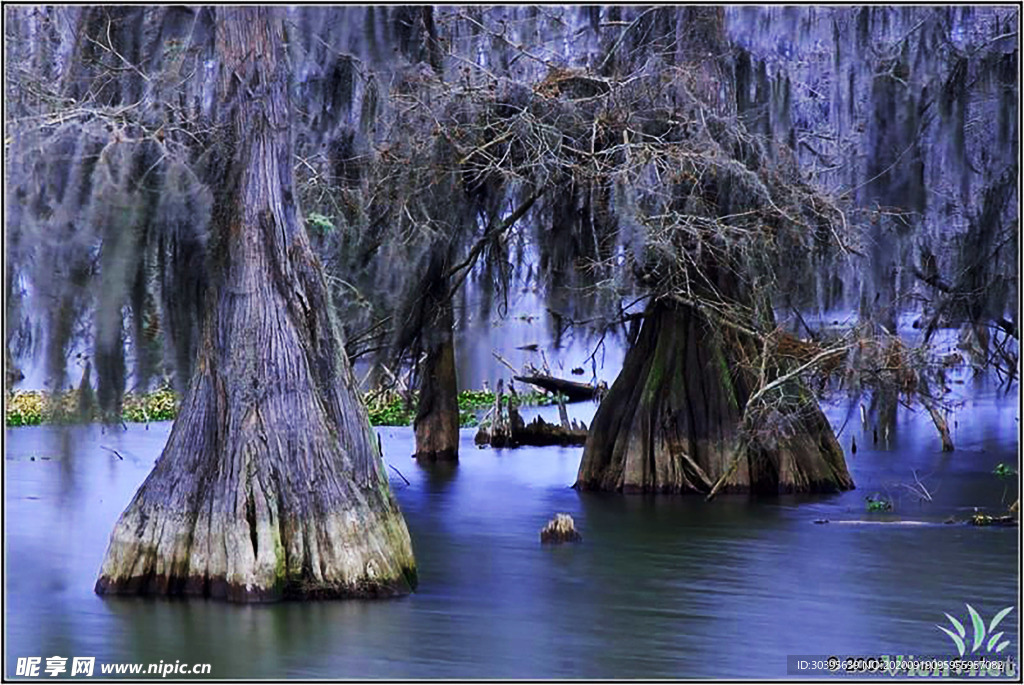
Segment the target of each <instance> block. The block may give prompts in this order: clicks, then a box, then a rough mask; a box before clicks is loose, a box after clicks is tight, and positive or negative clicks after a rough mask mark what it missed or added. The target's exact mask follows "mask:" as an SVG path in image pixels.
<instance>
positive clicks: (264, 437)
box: [96, 8, 416, 601]
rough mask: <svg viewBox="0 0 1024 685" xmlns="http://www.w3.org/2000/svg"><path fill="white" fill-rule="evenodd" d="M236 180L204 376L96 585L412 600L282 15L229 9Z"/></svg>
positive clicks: (225, 205) (227, 131) (227, 82)
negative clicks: (306, 208) (313, 187)
mask: <svg viewBox="0 0 1024 685" xmlns="http://www.w3.org/2000/svg"><path fill="white" fill-rule="evenodd" d="M217 13H218V22H217V31H218V49H219V50H220V52H221V55H222V59H223V65H224V66H223V68H222V74H221V77H220V83H219V87H220V93H219V96H220V98H221V100H220V102H221V103H222V104H221V109H220V111H221V113H222V114H221V117H222V123H223V124H224V135H225V136H226V138H227V139H226V141H225V143H224V145H225V147H224V148H223V150H224V160H225V162H224V167H225V168H224V171H225V173H224V175H223V178H222V183H221V186H220V187H221V191H220V194H219V197H218V199H217V205H216V208H215V217H214V225H213V228H214V233H215V235H214V239H215V240H216V241H217V244H218V249H217V253H216V255H217V256H216V258H215V259H216V260H217V261H216V267H215V270H214V274H215V281H214V285H213V287H212V288H211V289H210V292H209V297H208V300H207V316H206V318H205V321H206V326H205V330H204V334H203V339H202V343H201V349H200V352H199V358H198V363H197V365H196V371H195V373H194V375H193V377H192V381H191V383H190V386H189V388H188V391H187V393H186V394H185V396H184V398H183V400H182V405H181V411H180V414H179V416H178V419H177V420H176V421H175V424H174V427H173V429H172V431H171V435H170V437H169V438H168V442H167V445H166V447H165V448H164V451H163V453H162V454H161V455H160V458H159V459H158V460H157V463H156V466H155V467H154V469H153V472H152V473H151V474H150V475H149V477H148V478H147V479H146V481H145V482H144V483H143V485H142V487H141V488H140V489H139V491H138V493H137V494H136V495H135V498H134V499H133V500H132V502H131V504H130V505H129V506H128V508H127V510H125V512H124V513H123V514H122V515H121V518H120V520H119V521H118V522H117V524H116V526H115V528H114V531H113V533H112V535H111V538H110V546H109V548H108V550H107V554H106V558H105V559H104V562H103V567H102V569H101V571H100V577H99V580H98V581H97V583H96V592H97V593H100V594H156V595H179V594H184V595H201V596H208V597H215V598H224V599H228V600H235V601H261V600H272V599H280V598H286V597H298V598H318V597H347V596H385V595H394V594H400V593H406V592H409V591H410V590H411V589H412V588H413V587H414V586H415V582H416V573H415V562H414V560H413V554H412V546H411V542H410V538H409V533H408V530H407V529H406V525H405V521H404V519H403V518H402V515H401V513H400V511H399V509H398V506H397V504H396V502H395V500H394V497H393V495H392V493H391V492H390V490H389V488H388V481H387V475H386V473H385V472H384V468H383V463H382V461H381V457H380V454H379V452H378V450H377V446H376V441H375V440H374V438H373V434H372V430H371V429H370V425H369V421H368V419H367V415H366V411H365V409H364V408H363V407H362V405H361V404H360V401H359V399H358V396H357V394H356V388H355V381H354V378H353V375H352V372H351V368H350V366H349V363H348V360H347V358H346V357H345V353H344V346H343V345H342V340H341V337H340V333H339V329H338V327H337V325H336V324H335V322H334V321H333V320H332V315H331V311H332V308H331V304H330V302H329V297H328V291H327V287H326V283H325V281H324V278H323V274H322V272H321V269H320V267H319V264H318V263H317V261H316V258H315V257H314V256H313V253H312V251H311V248H310V245H309V239H308V237H307V236H306V233H305V231H304V230H303V228H302V226H301V224H300V220H299V217H298V209H297V207H296V205H295V200H294V194H293V178H292V148H291V142H290V131H289V119H290V112H289V104H288V90H287V88H288V72H287V67H286V63H285V55H284V49H283V24H282V17H281V14H280V11H279V10H277V9H276V8H245V9H228V8H218V9H217Z"/></svg>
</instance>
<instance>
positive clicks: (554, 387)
mask: <svg viewBox="0 0 1024 685" xmlns="http://www.w3.org/2000/svg"><path fill="white" fill-rule="evenodd" d="M515 379H516V380H517V381H522V382H523V383H529V384H530V385H535V386H537V387H538V388H540V389H542V390H547V391H548V392H554V393H558V394H560V395H565V397H566V399H567V400H568V401H569V402H584V401H586V400H592V399H594V397H595V396H597V393H598V392H599V391H600V388H599V387H597V386H594V385H590V384H589V383H578V382H577V381H567V380H565V379H564V378H557V377H555V376H547V375H542V374H537V375H533V376H515Z"/></svg>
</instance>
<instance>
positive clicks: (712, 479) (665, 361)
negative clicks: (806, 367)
mask: <svg viewBox="0 0 1024 685" xmlns="http://www.w3.org/2000/svg"><path fill="white" fill-rule="evenodd" d="M711 326H712V324H711V323H710V322H709V321H708V320H707V319H706V318H705V317H704V316H703V315H701V314H700V313H699V312H698V311H697V310H695V309H693V308H691V307H688V306H676V305H667V304H652V305H651V307H650V308H649V309H648V312H647V316H646V317H645V319H644V323H643V327H642V329H641V331H640V335H639V338H638V340H637V343H636V345H635V346H634V347H633V348H631V349H630V351H629V352H628V353H627V355H626V359H625V362H624V364H623V368H622V372H621V373H620V374H619V377H618V378H617V379H616V381H615V383H614V384H613V385H612V387H611V388H610V389H609V391H608V394H607V395H606V396H605V398H604V400H603V401H602V402H601V406H600V407H599V408H598V410H597V414H596V415H595V416H594V421H593V423H592V424H591V427H590V433H589V435H588V436H587V442H586V444H585V446H584V448H583V459H582V462H581V464H580V469H579V474H578V477H577V481H576V487H577V488H579V489H583V490H611V491H621V492H676V493H703V494H708V493H710V492H711V491H712V489H713V488H714V486H715V483H716V482H717V481H718V480H719V479H720V478H722V476H723V474H726V478H725V480H724V482H723V484H722V486H721V487H720V491H722V492H750V493H761V494H777V493H783V492H835V491H839V490H847V489H850V488H852V487H853V480H852V479H851V478H850V475H849V473H848V472H847V469H846V462H845V459H844V458H843V452H842V448H841V447H840V446H839V444H838V442H837V441H836V439H835V435H834V434H833V432H832V429H831V427H830V426H829V424H828V421H827V420H826V419H825V416H824V415H823V414H822V412H821V409H820V408H819V407H818V406H817V404H816V403H815V402H814V400H813V398H811V397H810V396H809V395H807V393H806V391H804V389H803V388H802V386H800V385H799V384H798V383H795V382H794V384H793V388H794V389H795V390H796V391H797V392H798V393H799V394H800V395H801V396H803V395H807V396H806V401H805V402H803V403H802V406H801V407H800V411H799V412H798V413H796V414H794V415H792V416H790V417H787V426H788V430H784V431H780V434H779V435H777V436H775V438H774V439H773V440H771V441H766V440H759V441H758V442H757V444H756V445H749V446H747V447H746V448H743V447H741V441H740V439H739V438H740V422H741V420H742V418H743V410H744V407H745V406H746V403H747V400H748V398H750V396H751V394H752V392H753V388H752V385H753V383H752V381H751V379H750V378H748V375H747V374H746V373H744V372H743V371H742V370H740V367H739V365H738V364H737V361H738V359H739V358H740V355H739V352H740V351H741V350H743V349H745V350H746V355H745V356H747V358H753V357H754V355H755V354H756V352H757V350H756V344H755V343H754V341H753V340H752V339H744V337H743V334H740V333H738V332H736V331H733V330H731V329H729V330H728V331H720V332H717V334H715V332H713V330H712V328H711ZM803 399H804V398H803V397H801V400H803ZM741 449H742V450H744V451H743V452H739V451H738V450H741Z"/></svg>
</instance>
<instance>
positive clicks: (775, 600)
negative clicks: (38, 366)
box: [5, 384, 1019, 678]
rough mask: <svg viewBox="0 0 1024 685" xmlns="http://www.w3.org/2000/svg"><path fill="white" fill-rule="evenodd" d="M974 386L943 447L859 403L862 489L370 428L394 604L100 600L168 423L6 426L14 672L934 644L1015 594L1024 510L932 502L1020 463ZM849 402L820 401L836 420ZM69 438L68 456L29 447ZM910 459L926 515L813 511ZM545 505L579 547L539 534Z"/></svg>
mask: <svg viewBox="0 0 1024 685" xmlns="http://www.w3.org/2000/svg"><path fill="white" fill-rule="evenodd" d="M964 387H967V388H970V390H971V392H972V393H973V394H970V395H969V396H968V395H965V397H964V400H965V404H964V406H963V407H962V408H961V409H960V410H959V411H958V413H957V415H956V416H957V419H958V422H957V423H956V424H955V428H954V439H955V440H956V443H957V451H956V452H954V453H953V454H944V453H942V452H941V451H940V448H939V442H938V437H937V436H936V435H935V433H934V428H933V427H932V426H931V422H930V419H929V418H928V416H927V415H926V414H925V413H924V412H918V413H911V412H909V411H907V410H906V409H905V408H901V409H900V411H899V412H898V416H897V429H896V430H895V431H894V433H893V434H892V436H891V441H890V446H889V448H888V449H886V448H885V446H884V445H883V444H881V442H880V443H879V444H878V445H874V444H872V440H871V427H870V426H867V427H864V426H862V425H861V423H860V418H859V413H855V414H854V417H853V418H852V419H851V420H850V421H849V422H848V425H847V426H846V428H845V429H844V435H843V439H844V444H845V441H846V438H847V437H856V439H857V441H858V445H859V449H858V452H857V454H856V455H855V456H851V457H850V470H851V472H852V474H853V476H854V478H855V480H856V482H857V485H858V489H857V490H855V491H852V492H849V493H843V494H840V495H835V496H830V497H780V498H775V499H770V500H764V501H758V502H754V501H751V500H750V499H748V498H746V497H741V496H739V497H738V496H721V497H719V498H717V499H716V500H715V501H714V502H711V503H706V502H704V501H703V499H701V498H699V497H671V496H669V497H623V496H618V495H609V494H600V493H577V492H576V491H575V490H573V489H571V487H569V486H570V485H571V484H572V482H573V481H574V480H575V476H576V470H577V468H578V466H579V458H580V449H579V448H547V449H528V448H527V449H520V450H496V449H489V448H488V449H478V448H477V447H476V446H475V445H474V444H473V442H472V438H473V431H472V430H466V431H463V433H462V444H461V446H460V454H461V460H460V462H459V464H458V465H451V464H431V465H417V464H416V462H415V461H414V460H412V459H409V458H408V455H411V454H412V453H413V451H414V450H413V435H412V430H411V429H408V428H388V429H379V432H380V433H381V436H382V442H383V445H384V452H385V455H386V457H385V459H386V461H387V462H388V463H389V464H393V465H394V466H396V467H397V468H398V469H399V470H400V471H401V472H402V474H403V475H404V476H405V478H406V479H408V481H409V483H408V485H407V484H405V482H404V481H402V479H401V478H399V477H398V476H397V475H396V474H394V472H393V471H391V469H388V470H389V473H390V474H391V479H392V483H393V487H394V489H395V494H396V497H397V498H398V500H399V502H400V504H401V506H402V509H403V511H404V513H405V515H406V518H407V521H408V524H409V528H410V532H411V535H412V538H413V546H414V550H415V553H416V557H417V561H418V564H419V577H420V587H419V589H418V591H417V592H416V593H415V594H414V595H412V596H410V597H406V598H402V599H398V600H394V601H385V602H365V601H351V602H320V603H310V604H302V603H288V604H278V605H272V606H232V605H225V604H219V603H214V602H204V601H154V600H124V599H121V600H117V599H113V600H112V599H108V600H101V599H99V598H98V597H96V596H95V595H94V594H93V592H92V585H93V583H94V582H95V578H96V573H97V571H98V568H99V564H100V562H101V560H102V557H103V553H104V551H105V548H106V544H107V537H108V535H109V533H110V530H111V529H112V527H113V524H114V521H115V520H116V518H117V516H118V515H119V514H120V512H121V510H122V509H123V508H124V507H125V506H126V505H127V503H128V501H129V500H130V498H131V496H132V494H133V493H134V491H135V489H136V488H137V487H138V485H139V484H140V483H141V481H142V480H143V479H144V478H145V476H146V475H147V473H148V472H149V470H150V468H152V464H153V461H154V460H155V459H156V457H157V456H158V455H159V452H160V449H161V448H162V446H163V443H164V442H165V441H166V438H167V434H168V431H169V425H168V424H153V425H151V426H150V428H149V430H146V429H145V428H144V427H142V426H136V425H133V426H129V430H128V431H124V430H121V429H117V430H115V431H107V432H101V431H100V430H99V429H98V428H96V427H79V428H76V429H71V430H68V431H67V432H64V431H63V429H61V430H55V429H53V428H19V429H9V430H8V431H7V434H6V435H7V443H6V454H5V466H6V469H5V477H6V479H7V480H6V485H7V487H6V491H5V493H6V494H5V497H6V502H5V504H6V517H5V521H6V523H7V530H6V538H7V552H8V567H7V574H6V583H7V587H6V590H7V599H8V602H7V604H6V611H7V615H6V617H5V618H6V627H5V630H6V637H7V644H8V645H9V649H8V653H7V654H8V656H7V662H6V664H5V666H6V668H7V669H8V671H7V673H8V674H11V673H12V672H13V666H14V661H15V659H16V658H17V657H18V656H43V657H46V656H53V655H55V654H59V655H61V656H65V655H67V656H76V655H77V656H96V657H97V660H98V662H101V663H109V662H116V661H129V662H139V663H142V662H159V661H161V660H163V661H164V662H170V663H174V661H175V660H181V661H182V662H186V661H187V662H189V663H198V662H209V663H211V664H213V673H212V675H213V676H214V677H234V678H255V677H278V678H283V677H291V678H357V677H378V678H403V677H449V678H473V677H507V678H533V677H537V678H540V677H569V678H571V677H583V678H600V677H680V676H715V675H718V676H734V677H758V676H760V677H785V656H786V655H787V654H821V655H825V654H832V653H840V654H843V653H845V654H870V653H875V652H879V653H891V654H935V653H944V652H946V651H947V650H948V649H949V648H950V647H951V644H950V643H949V639H948V638H947V637H946V636H945V635H944V634H942V633H941V632H940V631H939V630H938V629H937V628H935V627H934V626H935V624H936V623H940V622H942V621H944V617H943V612H950V613H951V614H954V615H963V614H964V612H965V610H964V607H963V603H964V602H970V603H971V604H972V605H973V606H975V607H976V608H977V609H978V610H979V611H980V612H981V613H982V615H983V616H985V617H989V616H991V615H993V614H995V613H996V611H998V610H999V609H1001V608H1002V607H1004V606H1009V605H1016V602H1017V567H1018V559H1019V547H1018V534H1017V531H1016V530H1005V529H974V528H970V527H966V526H948V525H943V524H942V523H941V521H942V520H943V519H944V518H946V517H947V516H949V515H950V514H951V513H957V512H959V513H960V515H965V514H966V513H967V512H969V511H971V510H973V508H974V507H976V506H980V507H983V508H984V507H989V508H996V507H998V505H999V500H1000V497H1001V495H1002V488H1003V484H1002V483H1001V482H1000V481H999V480H998V479H997V478H995V477H994V476H993V475H992V470H993V468H994V466H995V465H996V464H997V463H999V462H1006V463H1008V464H1010V465H1011V466H1013V467H1014V468H1016V467H1017V464H1018V457H1017V438H1016V435H1017V431H1016V425H1017V424H1016V419H1017V404H1016V396H1015V395H1014V396H1010V397H1006V396H1005V395H1003V394H1001V393H995V392H991V391H987V390H984V389H983V391H981V392H979V391H977V389H976V388H973V386H969V385H967V384H965V385H964ZM965 392H966V391H965ZM572 411H573V413H574V414H575V415H577V416H579V417H580V418H584V419H589V415H588V412H592V411H593V409H592V406H591V405H586V404H583V405H573V407H572ZM534 412H536V413H542V414H545V416H547V417H548V418H551V419H553V418H555V416H556V415H557V410H556V409H555V408H553V407H545V408H536V409H528V410H526V413H527V416H526V418H527V419H529V418H531V415H532V413H534ZM846 413H847V408H846V407H836V408H829V409H828V410H827V414H828V416H829V418H830V420H831V421H832V422H833V425H834V426H836V427H837V428H838V427H839V426H840V425H842V423H843V421H844V420H845V416H846ZM951 426H954V424H953V423H952V422H951ZM65 447H69V448H70V452H69V454H72V455H73V456H72V457H71V458H68V459H63V458H61V459H56V458H54V459H51V460H42V459H37V460H35V461H31V460H30V457H31V456H45V455H48V454H49V455H53V456H55V457H56V455H58V454H63V452H62V450H63V449H64V448H65ZM105 448H109V449H105ZM111 450H116V451H117V453H119V454H120V455H122V456H123V459H119V458H118V457H117V456H116V455H115V454H114V453H113V452H112V451H111ZM915 471H916V473H917V474H918V475H920V476H921V477H922V479H923V480H924V482H926V483H927V484H928V487H929V489H930V490H931V494H932V496H933V499H932V501H930V502H929V501H924V502H918V501H916V500H915V499H914V498H912V497H909V496H906V495H903V496H901V497H902V498H901V499H899V500H898V503H897V510H896V512H894V514H892V515H889V518H900V517H913V518H915V519H920V520H925V521H931V522H934V525H929V526H914V527H908V526H891V525H841V524H838V523H836V524H827V525H815V524H814V523H813V521H814V520H815V519H819V518H820V519H829V520H830V521H833V522H837V521H842V520H857V519H865V518H870V515H869V514H867V512H866V511H865V506H864V497H865V496H866V495H868V494H871V493H872V492H875V491H879V492H885V491H886V489H888V490H889V491H892V492H894V493H896V492H898V491H900V490H902V488H900V487H899V483H900V482H903V481H907V480H908V479H912V477H913V476H912V473H913V472H915ZM1012 496H1016V493H1015V492H1014V493H1012ZM556 512H567V513H569V514H571V515H572V516H573V517H574V518H575V520H576V523H577V527H578V528H579V530H580V532H581V533H582V535H583V542H582V543H581V544H579V545H571V546H564V547H548V546H542V545H540V543H539V534H540V529H541V527H542V526H543V525H544V523H545V522H546V521H547V520H548V519H550V518H551V516H553V515H554V514H555V513H556ZM878 518H885V517H878ZM1018 610H1019V608H1018ZM1018 625H1019V621H1018V613H1017V611H1014V612H1012V613H1011V614H1010V615H1009V616H1008V617H1007V618H1006V619H1005V620H1004V622H1003V623H1002V624H1001V626H1000V628H1002V629H1003V630H1005V632H1006V635H1007V636H1008V637H1009V638H1011V639H1012V638H1015V637H1016V635H1017V634H1018Z"/></svg>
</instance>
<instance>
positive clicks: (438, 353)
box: [414, 298, 459, 462]
mask: <svg viewBox="0 0 1024 685" xmlns="http://www.w3.org/2000/svg"><path fill="white" fill-rule="evenodd" d="M453 325H454V317H453V314H452V302H451V298H448V299H447V300H446V301H444V302H441V303H440V304H438V305H437V314H436V318H435V319H434V324H433V325H432V326H430V327H429V328H428V330H427V331H425V332H424V340H423V346H424V348H425V349H426V358H425V359H424V360H423V362H422V364H421V365H420V397H419V403H418V406H417V410H416V420H415V422H414V431H415V433H416V455H415V456H416V459H417V460H419V461H426V462H430V461H457V460H458V458H459V398H458V386H457V379H456V374H455V342H454V340H453V335H452V326H453Z"/></svg>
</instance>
